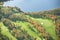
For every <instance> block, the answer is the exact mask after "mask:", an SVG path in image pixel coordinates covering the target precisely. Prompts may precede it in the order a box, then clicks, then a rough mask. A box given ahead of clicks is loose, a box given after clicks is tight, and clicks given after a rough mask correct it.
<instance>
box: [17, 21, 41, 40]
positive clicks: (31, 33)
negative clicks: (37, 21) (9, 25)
mask: <svg viewBox="0 0 60 40" xmlns="http://www.w3.org/2000/svg"><path fill="white" fill-rule="evenodd" d="M16 24H18V25H19V24H20V25H21V26H22V28H21V29H22V30H25V31H27V33H28V34H29V35H30V36H32V37H34V38H37V40H41V38H40V37H39V36H40V34H38V33H37V30H36V29H35V28H34V27H33V26H32V25H31V24H29V23H28V22H22V21H19V22H16ZM28 25H30V27H32V29H33V30H34V31H35V32H34V31H32V30H31V29H30V28H29V26H28Z"/></svg>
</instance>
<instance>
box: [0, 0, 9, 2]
mask: <svg viewBox="0 0 60 40" xmlns="http://www.w3.org/2000/svg"><path fill="white" fill-rule="evenodd" d="M6 1H10V0H0V2H6Z"/></svg>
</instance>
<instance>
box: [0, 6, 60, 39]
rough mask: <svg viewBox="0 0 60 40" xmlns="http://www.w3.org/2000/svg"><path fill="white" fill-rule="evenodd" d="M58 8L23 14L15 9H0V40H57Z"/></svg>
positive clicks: (59, 31) (59, 35) (59, 12)
mask: <svg viewBox="0 0 60 40" xmlns="http://www.w3.org/2000/svg"><path fill="white" fill-rule="evenodd" d="M59 38H60V8H57V9H54V10H48V11H41V12H27V13H25V12H23V11H21V10H20V9H19V8H17V7H9V6H7V7H4V6H2V7H0V40H59Z"/></svg>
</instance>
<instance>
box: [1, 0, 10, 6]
mask: <svg viewBox="0 0 60 40" xmlns="http://www.w3.org/2000/svg"><path fill="white" fill-rule="evenodd" d="M6 1H10V0H0V5H3V4H4V2H6Z"/></svg>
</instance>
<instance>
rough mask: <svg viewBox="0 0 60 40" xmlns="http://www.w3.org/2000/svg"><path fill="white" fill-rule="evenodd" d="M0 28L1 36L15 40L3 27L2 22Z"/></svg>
mask: <svg viewBox="0 0 60 40" xmlns="http://www.w3.org/2000/svg"><path fill="white" fill-rule="evenodd" d="M0 27H1V30H2V34H3V35H6V36H7V37H8V38H9V40H17V39H16V38H15V37H14V36H12V34H11V33H10V32H9V30H8V29H7V28H6V27H5V26H4V25H3V23H2V22H0Z"/></svg>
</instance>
